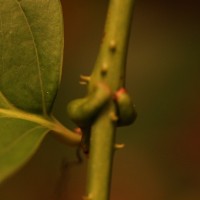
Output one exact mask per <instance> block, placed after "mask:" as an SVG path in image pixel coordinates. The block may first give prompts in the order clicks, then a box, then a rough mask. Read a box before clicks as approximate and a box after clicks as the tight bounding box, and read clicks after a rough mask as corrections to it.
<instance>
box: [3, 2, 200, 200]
mask: <svg viewBox="0 0 200 200" xmlns="http://www.w3.org/2000/svg"><path fill="white" fill-rule="evenodd" d="M62 3H63V9H64V17H65V56H64V68H63V79H62V85H61V87H60V90H59V93H58V98H57V100H56V105H55V107H54V113H55V115H56V116H57V117H58V118H59V119H60V120H61V121H62V122H63V123H65V124H66V125H68V126H70V127H72V128H73V127H74V125H73V124H72V123H71V122H70V121H69V120H68V119H67V117H66V113H65V107H66V104H67V102H69V101H70V100H71V99H73V98H76V97H81V96H83V95H84V93H85V91H86V89H85V88H84V86H80V85H79V84H78V82H79V75H80V74H89V73H90V71H91V70H92V67H93V65H94V62H95V58H96V55H97V52H98V47H99V43H100V42H101V36H102V32H103V24H104V20H105V16H106V9H107V3H108V1H106V0H104V1H91V0H87V1H81V0H74V1H64V0H63V1H62ZM199 19H200V12H199V2H198V1H192V2H191V3H190V2H188V1H179V0H175V1H164V0H160V1H156V0H154V1H147V0H139V1H137V2H136V6H135V13H134V18H133V25H132V34H131V38H130V48H129V55H128V59H127V82H126V85H127V89H128V90H129V92H130V93H131V95H132V96H133V97H134V100H135V104H136V106H137V111H138V119H137V120H136V123H135V124H134V125H133V126H130V127H126V128H120V129H119V131H118V134H117V141H118V142H124V143H125V144H126V147H125V149H124V150H121V151H119V152H117V153H116V156H115V162H114V170H113V185H112V191H111V200H114V199H115V200H121V199H126V200H132V199H137V200H179V199H180V200H197V199H200V136H199V132H200V103H199V102H200V92H199V91H200V78H199V75H200V66H199V65H200V56H199V52H200V37H199V35H200V28H199V22H200V20H199ZM73 160H75V151H74V150H73V149H71V148H68V147H66V146H64V145H63V144H60V143H59V142H58V141H56V140H54V138H53V137H52V136H51V135H50V136H49V137H47V138H46V140H45V142H44V143H43V145H42V146H41V148H40V150H39V151H38V153H37V154H36V155H35V156H34V157H33V159H32V160H31V161H30V162H29V163H28V164H27V165H26V166H25V167H24V168H23V169H22V170H21V171H20V172H19V173H18V174H16V175H15V176H13V177H12V178H11V179H10V180H8V181H7V182H5V184H4V185H2V186H1V187H0V199H1V200H27V199H29V200H36V199H37V200H67V199H69V200H77V199H81V197H80V196H81V195H83V194H84V187H85V185H84V184H85V176H86V175H85V174H86V162H85V163H84V164H83V165H80V166H79V165H75V166H74V165H71V164H70V162H71V161H73ZM86 160H87V159H86ZM63 162H65V163H66V162H67V163H68V164H67V167H66V165H63ZM64 166H65V167H64ZM61 177H62V178H61Z"/></svg>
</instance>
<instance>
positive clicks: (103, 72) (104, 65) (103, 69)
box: [101, 63, 108, 75]
mask: <svg viewBox="0 0 200 200" xmlns="http://www.w3.org/2000/svg"><path fill="white" fill-rule="evenodd" d="M107 72H108V65H107V64H106V63H104V64H103V65H102V67H101V74H102V75H105V74H106V73H107Z"/></svg>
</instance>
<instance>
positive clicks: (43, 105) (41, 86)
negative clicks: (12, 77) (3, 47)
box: [15, 0, 47, 115]
mask: <svg viewBox="0 0 200 200" xmlns="http://www.w3.org/2000/svg"><path fill="white" fill-rule="evenodd" d="M15 1H16V3H17V4H18V5H19V8H20V10H21V12H22V14H23V16H24V18H25V21H26V24H27V26H28V28H29V31H30V34H31V38H32V40H33V45H34V49H35V53H36V60H37V68H38V75H39V82H40V89H41V98H42V108H43V114H44V115H47V111H46V103H45V95H44V85H43V81H42V78H41V77H42V76H41V75H42V73H41V69H40V60H39V53H38V49H37V45H36V42H35V38H34V34H33V31H32V29H31V25H30V24H29V21H28V18H27V16H26V14H25V12H24V10H23V8H22V6H21V4H20V2H18V1H17V0H15Z"/></svg>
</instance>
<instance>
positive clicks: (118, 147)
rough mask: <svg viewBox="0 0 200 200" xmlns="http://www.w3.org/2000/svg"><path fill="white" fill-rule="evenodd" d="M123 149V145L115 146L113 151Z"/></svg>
mask: <svg viewBox="0 0 200 200" xmlns="http://www.w3.org/2000/svg"><path fill="white" fill-rule="evenodd" d="M124 147H125V144H123V143H122V144H115V149H116V150H118V149H123V148H124Z"/></svg>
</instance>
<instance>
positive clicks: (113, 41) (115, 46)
mask: <svg viewBox="0 0 200 200" xmlns="http://www.w3.org/2000/svg"><path fill="white" fill-rule="evenodd" d="M109 48H110V50H111V51H115V50H116V48H117V45H116V41H115V40H111V41H110V44H109Z"/></svg>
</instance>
